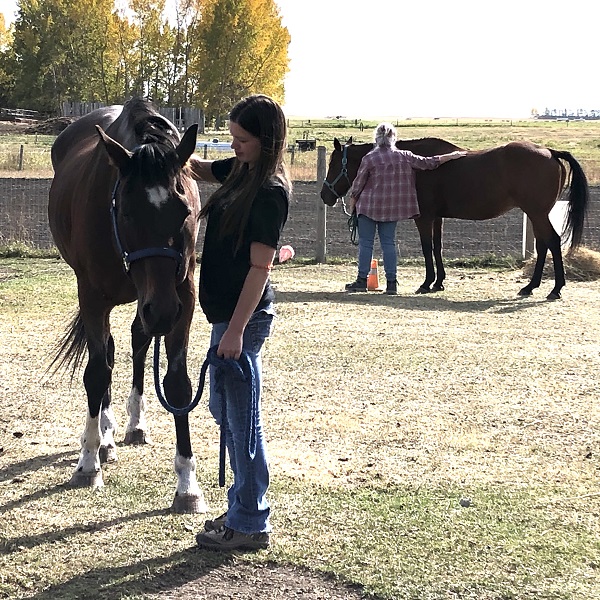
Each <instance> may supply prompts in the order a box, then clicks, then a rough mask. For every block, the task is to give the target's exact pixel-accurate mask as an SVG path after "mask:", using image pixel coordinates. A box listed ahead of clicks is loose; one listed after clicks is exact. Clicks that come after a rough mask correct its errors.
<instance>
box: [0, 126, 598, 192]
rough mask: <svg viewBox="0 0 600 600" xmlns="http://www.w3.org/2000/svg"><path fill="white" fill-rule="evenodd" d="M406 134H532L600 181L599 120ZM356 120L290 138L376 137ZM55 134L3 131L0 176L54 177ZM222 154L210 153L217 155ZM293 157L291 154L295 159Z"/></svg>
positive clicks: (222, 134) (470, 138)
mask: <svg viewBox="0 0 600 600" xmlns="http://www.w3.org/2000/svg"><path fill="white" fill-rule="evenodd" d="M393 122H394V124H395V125H396V126H397V128H398V137H399V138H401V139H415V138H422V137H439V138H443V139H446V140H448V141H450V142H453V143H455V144H457V145H458V146H461V147H464V148H468V149H471V150H480V149H484V148H492V147H494V146H499V145H502V144H505V143H507V142H510V141H515V140H528V141H531V142H534V143H536V144H540V145H542V146H548V147H551V148H555V149H558V150H568V151H569V152H571V153H572V154H573V156H575V158H576V159H577V160H578V161H579V162H580V163H581V164H582V166H583V167H584V170H585V172H586V174H587V176H588V179H589V181H590V183H592V184H598V183H600V121H542V120H534V119H530V120H523V121H516V120H515V121H511V120H509V119H489V120H476V119H407V120H398V121H393ZM362 123H363V130H362V131H361V129H360V123H358V122H357V123H356V124H355V121H354V120H340V121H336V120H335V119H329V120H321V119H318V120H314V119H311V120H308V119H307V120H290V121H289V133H288V141H289V142H290V143H294V142H295V140H297V139H303V138H314V139H316V140H317V143H318V145H323V146H325V147H326V148H327V150H328V152H329V151H331V149H332V148H333V139H334V137H337V138H339V139H341V140H342V141H345V140H347V139H348V138H349V137H351V136H352V137H353V139H354V141H357V142H370V141H372V131H373V128H374V127H375V126H376V125H377V121H374V120H373V121H367V120H365V121H363V122H362ZM214 137H217V138H218V139H220V140H221V141H227V140H228V139H229V136H228V132H227V131H207V132H206V133H205V134H201V136H200V138H201V139H204V138H206V139H212V138H214ZM53 139H54V137H53V136H48V135H31V134H30V135H24V134H19V135H15V134H14V133H13V134H11V135H6V134H5V135H1V133H0V176H4V177H5V176H11V177H14V176H16V175H18V176H26V177H29V176H35V177H51V176H52V170H51V164H50V146H51V144H52V141H53ZM21 145H22V146H23V147H24V159H23V170H22V171H18V170H17V169H18V165H19V152H20V147H21ZM219 156H223V155H222V154H216V153H215V154H211V155H210V156H209V157H210V158H218V157H219ZM288 162H292V158H291V156H290V160H289V161H288ZM291 171H292V176H293V178H294V179H296V180H314V179H315V178H316V152H314V151H310V152H295V153H294V157H293V164H292V165H291Z"/></svg>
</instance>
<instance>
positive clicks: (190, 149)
mask: <svg viewBox="0 0 600 600" xmlns="http://www.w3.org/2000/svg"><path fill="white" fill-rule="evenodd" d="M197 136H198V123H194V125H190V127H188V129H187V131H186V132H185V133H184V134H183V138H181V142H179V146H177V150H176V152H177V156H179V160H180V162H181V166H182V167H183V165H185V163H186V162H187V161H188V158H189V157H190V156H191V155H192V154H193V153H194V150H195V149H196V137H197Z"/></svg>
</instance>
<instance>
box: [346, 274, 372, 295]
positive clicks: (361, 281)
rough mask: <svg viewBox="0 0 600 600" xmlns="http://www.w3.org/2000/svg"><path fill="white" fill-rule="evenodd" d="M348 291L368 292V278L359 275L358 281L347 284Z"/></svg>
mask: <svg viewBox="0 0 600 600" xmlns="http://www.w3.org/2000/svg"><path fill="white" fill-rule="evenodd" d="M346 291H347V292H366V291H367V278H366V277H357V278H356V281H353V282H352V283H347V284H346Z"/></svg>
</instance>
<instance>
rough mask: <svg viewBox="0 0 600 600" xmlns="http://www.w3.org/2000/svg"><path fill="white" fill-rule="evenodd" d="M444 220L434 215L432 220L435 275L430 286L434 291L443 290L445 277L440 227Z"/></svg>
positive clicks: (441, 227)
mask: <svg viewBox="0 0 600 600" xmlns="http://www.w3.org/2000/svg"><path fill="white" fill-rule="evenodd" d="M443 223H444V220H443V219H442V218H441V217H436V218H435V219H434V221H433V256H434V258H435V266H436V270H437V277H436V278H435V283H434V284H433V287H432V288H431V289H432V291H434V292H441V291H443V290H444V279H446V269H444V261H443V260H442V229H443Z"/></svg>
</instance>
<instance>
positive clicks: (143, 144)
mask: <svg viewBox="0 0 600 600" xmlns="http://www.w3.org/2000/svg"><path fill="white" fill-rule="evenodd" d="M121 117H122V118H123V119H124V121H125V123H126V124H127V129H128V130H129V131H133V134H134V137H135V140H134V144H135V149H134V156H133V165H134V166H133V168H134V169H135V170H137V171H138V173H140V175H141V176H142V177H143V178H144V179H145V180H146V181H150V182H151V181H154V179H155V178H156V174H157V173H165V174H167V173H173V172H175V171H176V170H177V169H178V167H179V165H178V164H177V162H176V157H175V155H174V153H173V150H174V149H175V148H176V147H177V144H178V143H179V141H180V138H179V132H178V131H177V129H176V128H175V127H174V126H173V124H172V123H171V122H170V121H168V120H167V119H166V118H165V117H163V116H162V115H161V114H160V113H159V112H158V111H157V110H156V108H155V107H154V106H153V105H152V103H151V102H149V101H147V100H144V99H143V98H132V99H131V100H129V101H128V102H126V103H125V105H124V106H123V112H122V114H121Z"/></svg>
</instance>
